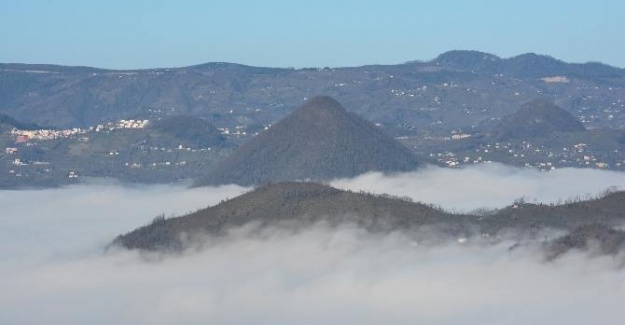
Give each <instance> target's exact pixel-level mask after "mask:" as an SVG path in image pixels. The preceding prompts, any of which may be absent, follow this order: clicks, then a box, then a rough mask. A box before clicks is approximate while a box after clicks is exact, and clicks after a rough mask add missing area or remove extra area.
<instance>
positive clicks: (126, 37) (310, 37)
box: [0, 0, 625, 69]
mask: <svg viewBox="0 0 625 325" xmlns="http://www.w3.org/2000/svg"><path fill="white" fill-rule="evenodd" d="M0 5H2V8H3V10H2V11H0V48H2V51H0V62H3V63H42V64H60V65H71V66H91V67H98V68H109V69H139V68H155V67H181V66H189V65H194V64H201V63H205V62H232V63H241V64H247V65H253V66H268V67H296V68H301V67H326V66H329V67H341V66H359V65H366V64H397V63H402V62H406V61H411V60H430V59H433V58H434V57H436V56H437V55H439V54H441V53H443V52H446V51H449V50H478V51H483V52H489V53H492V54H495V55H498V56H500V57H504V58H507V57H512V56H515V55H519V54H523V53H527V52H534V53H538V54H545V55H550V56H553V57H555V58H557V59H561V60H564V61H567V62H580V63H581V62H587V61H599V62H603V63H606V64H610V65H614V66H619V67H625V59H624V58H623V56H622V55H621V54H622V53H623V52H624V51H625V42H624V41H623V38H622V35H621V34H622V31H623V30H625V21H623V20H622V19H621V17H620V13H622V12H624V11H625V3H623V2H622V1H616V0H600V1H592V2H589V1H578V0H575V1H563V0H556V1H548V2H545V1H538V0H530V1H522V2H519V1H495V0H480V1H459V0H447V1H432V0H429V1H405V0H392V1H385V2H378V1H352V0H342V1H329V0H321V1H316V2H304V1H291V2H283V1H277V0H270V1H250V0H237V1H199V0H191V1H185V2H184V3H182V4H181V3H176V2H169V1H141V0H133V1H121V0H113V1H107V2H95V1H86V2H85V1H71V0H32V1H10V0H0Z"/></svg>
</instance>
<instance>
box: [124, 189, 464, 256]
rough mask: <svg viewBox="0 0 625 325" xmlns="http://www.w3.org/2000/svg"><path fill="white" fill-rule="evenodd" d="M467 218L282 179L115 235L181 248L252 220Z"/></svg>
mask: <svg viewBox="0 0 625 325" xmlns="http://www.w3.org/2000/svg"><path fill="white" fill-rule="evenodd" d="M452 219H453V220H454V222H457V223H461V222H462V220H463V217H462V216H458V215H451V214H448V213H445V212H442V211H438V210H435V209H433V208H431V207H429V206H426V205H423V204H419V203H412V202H410V201H407V200H403V199H398V198H391V197H383V196H376V195H371V194H364V193H353V192H347V191H342V190H338V189H335V188H332V187H329V186H326V185H321V184H315V183H293V182H288V183H279V184H271V185H266V186H262V187H259V188H257V189H255V190H254V191H252V192H249V193H246V194H243V195H241V196H239V197H236V198H234V199H231V200H228V201H225V202H222V203H220V204H218V205H215V206H213V207H209V208H206V209H202V210H199V211H197V212H194V213H191V214H189V215H186V216H182V217H177V218H169V219H164V218H156V219H155V220H154V221H153V222H152V223H151V224H149V225H147V226H145V227H141V228H139V229H137V230H134V231H132V232H130V233H127V234H125V235H122V236H119V237H118V238H117V239H115V242H114V244H117V245H121V246H123V247H126V248H139V249H148V250H153V249H164V250H177V249H180V248H183V247H184V245H185V242H184V239H182V238H181V236H180V235H181V234H185V236H186V237H187V239H192V238H193V237H195V236H202V235H206V234H209V235H222V234H224V233H225V232H226V231H227V230H228V229H230V228H233V227H240V226H243V225H245V224H248V223H250V222H256V223H259V225H283V226H286V227H288V226H294V227H298V226H306V225H309V224H312V223H315V222H319V221H327V222H329V223H331V224H339V223H342V222H346V221H351V222H355V223H357V224H359V225H361V226H363V227H366V228H367V229H369V230H372V231H387V230H394V229H408V228H410V227H414V226H417V225H423V224H434V223H439V222H443V221H451V220H452Z"/></svg>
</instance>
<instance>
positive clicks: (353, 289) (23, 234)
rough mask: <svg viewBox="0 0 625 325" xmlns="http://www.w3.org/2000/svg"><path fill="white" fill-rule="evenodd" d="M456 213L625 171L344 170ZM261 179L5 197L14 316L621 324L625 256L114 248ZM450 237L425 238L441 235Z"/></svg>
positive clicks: (559, 191)
mask: <svg viewBox="0 0 625 325" xmlns="http://www.w3.org/2000/svg"><path fill="white" fill-rule="evenodd" d="M332 184H333V185H334V186H338V187H341V188H346V189H351V190H365V191H369V192H379V193H382V192H384V193H389V194H392V195H398V196H409V197H412V198H413V199H415V200H417V201H423V202H428V203H434V204H437V205H440V206H442V207H443V208H445V209H450V210H471V209H475V208H480V207H489V208H497V207H502V206H505V205H508V204H510V203H511V202H512V201H513V200H514V199H516V198H519V197H526V198H528V199H529V201H532V200H534V199H535V200H537V201H541V202H557V201H558V200H559V199H567V198H570V197H575V196H585V195H587V194H589V195H595V194H597V193H599V192H600V191H602V190H604V189H606V188H608V187H611V186H618V187H623V186H625V173H614V172H607V171H597V170H579V169H564V170H556V171H554V172H550V173H541V172H537V171H534V170H527V169H517V168H512V167H507V166H503V165H498V164H487V165H482V166H477V167H472V168H467V169H463V170H448V169H441V168H435V167H430V168H428V169H426V170H424V171H419V172H415V173H406V174H399V175H393V176H383V175H381V174H376V173H373V174H367V175H363V176H360V177H357V178H355V179H350V180H338V181H335V182H333V183H332ZM247 190H248V189H246V188H241V187H238V186H224V187H218V188H210V187H207V188H196V189H186V188H183V187H174V186H131V187H128V186H121V185H115V184H108V185H107V184H102V183H100V184H86V185H80V186H72V187H67V188H61V189H49V190H27V191H2V192H0V206H2V207H3V209H2V213H1V214H0V224H1V225H2V226H1V227H0V324H84V323H87V324H591V323H592V324H614V323H618V321H619V320H621V319H625V309H624V308H622V306H623V301H625V272H624V271H623V268H622V267H621V263H620V261H622V259H620V258H615V257H611V256H610V257H590V256H588V255H586V254H584V253H581V252H573V253H569V254H567V255H565V256H564V257H563V258H561V259H558V260H556V261H555V262H545V261H544V259H543V258H542V256H541V253H540V249H539V247H535V246H531V245H530V246H527V247H521V248H519V249H514V250H509V248H510V247H511V246H512V245H514V242H512V241H507V240H503V241H501V242H499V243H497V244H492V245H486V244H484V243H482V242H479V241H475V242H472V241H468V242H467V243H464V244H460V243H458V242H457V241H450V242H445V243H440V242H436V241H429V242H428V241H419V240H415V237H414V236H413V235H407V234H404V233H402V232H401V231H398V232H394V233H390V234H370V233H367V232H366V231H364V230H362V229H360V228H358V227H356V226H353V225H350V224H346V225H343V226H340V227H328V226H327V225H324V224H317V225H315V226H312V227H310V228H307V229H304V230H299V231H294V230H290V231H287V230H284V229H277V228H267V229H264V230H263V231H262V234H261V235H258V233H257V232H255V233H256V235H254V236H252V235H250V229H249V228H243V229H238V230H235V231H233V232H232V233H231V234H229V235H228V236H225V237H224V238H221V239H219V240H214V241H212V242H211V243H210V245H205V248H204V249H203V250H200V251H195V250H191V251H186V252H183V253H181V254H176V255H159V254H156V253H141V252H137V251H126V250H123V249H112V250H110V249H109V250H106V247H107V245H108V244H109V243H110V241H111V240H112V239H113V238H115V236H117V235H119V234H121V233H125V232H128V231H130V230H132V229H134V228H136V227H139V226H141V225H144V224H146V223H148V222H150V220H151V219H152V218H154V216H156V215H158V214H161V213H164V214H165V215H166V216H171V215H179V214H184V213H186V212H189V211H193V210H196V209H198V208H202V207H205V206H208V205H213V204H216V203H218V202H219V201H220V200H223V199H227V198H233V197H235V196H237V195H239V194H241V193H243V192H245V191H247ZM435 235H436V234H429V235H428V234H422V236H435Z"/></svg>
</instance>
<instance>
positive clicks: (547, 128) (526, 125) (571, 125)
mask: <svg viewBox="0 0 625 325" xmlns="http://www.w3.org/2000/svg"><path fill="white" fill-rule="evenodd" d="M585 130H586V128H585V127H584V125H583V124H582V123H581V122H580V121H578V120H577V119H576V118H575V117H574V116H573V115H571V114H570V113H569V112H567V111H565V110H564V109H562V108H560V107H558V106H556V105H554V104H553V103H551V102H549V101H547V100H544V99H536V100H533V101H531V102H529V103H527V104H525V105H523V106H522V107H521V109H519V110H518V111H517V112H516V113H514V114H512V115H510V116H508V117H507V118H505V119H504V120H503V121H502V123H501V125H500V126H499V129H498V131H497V132H498V135H499V138H500V139H502V140H511V139H528V140H529V139H532V138H547V137H549V136H551V135H553V134H554V133H556V132H562V133H566V132H583V131H585Z"/></svg>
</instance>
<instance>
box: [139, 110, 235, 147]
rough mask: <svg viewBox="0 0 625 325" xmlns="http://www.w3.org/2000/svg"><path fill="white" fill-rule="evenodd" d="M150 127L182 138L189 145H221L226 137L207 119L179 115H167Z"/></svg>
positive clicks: (152, 123)
mask: <svg viewBox="0 0 625 325" xmlns="http://www.w3.org/2000/svg"><path fill="white" fill-rule="evenodd" d="M149 128H150V129H152V130H156V131H159V132H161V133H163V134H166V135H170V136H173V137H174V138H177V139H179V140H182V141H184V142H185V144H187V145H188V146H192V147H197V148H210V147H215V146H220V145H222V144H223V143H224V141H225V138H224V137H223V135H222V134H221V133H220V132H219V130H217V128H216V127H215V126H214V125H212V124H211V123H210V122H208V121H207V120H205V119H202V118H198V117H194V116H188V115H178V116H172V117H165V118H162V119H159V120H156V121H154V122H151V123H150V126H149Z"/></svg>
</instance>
